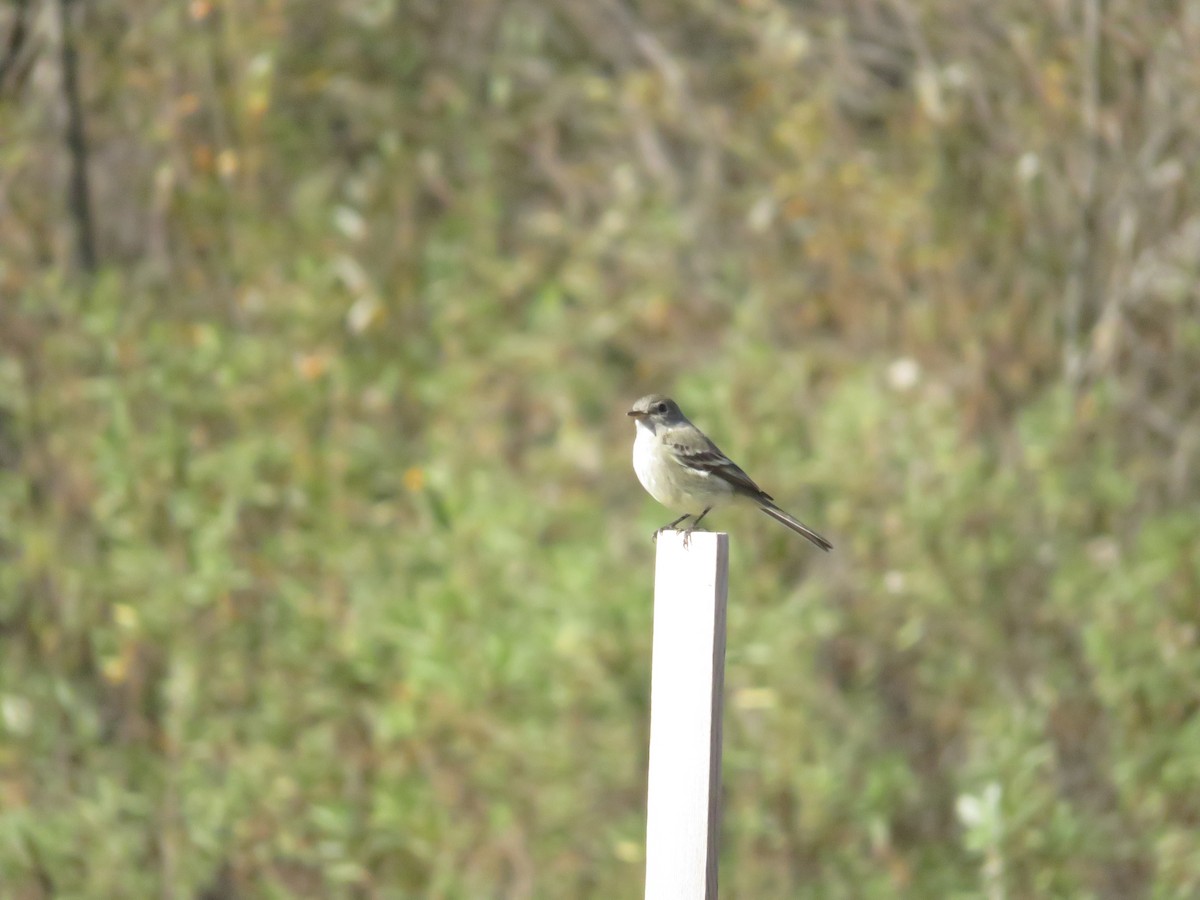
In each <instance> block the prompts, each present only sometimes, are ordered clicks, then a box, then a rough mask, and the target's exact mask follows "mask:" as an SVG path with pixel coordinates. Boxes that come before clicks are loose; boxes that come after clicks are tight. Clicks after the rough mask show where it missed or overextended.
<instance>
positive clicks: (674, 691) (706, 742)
mask: <svg viewBox="0 0 1200 900" xmlns="http://www.w3.org/2000/svg"><path fill="white" fill-rule="evenodd" d="M728 593H729V536H728V535H726V534H720V533H712V532H704V531H698V532H696V533H694V534H692V535H691V539H690V540H689V541H688V545H687V546H686V547H685V546H684V543H683V535H682V534H679V533H676V532H673V531H664V532H663V533H662V534H660V535H659V536H658V559H657V562H656V571H655V576H654V650H653V658H652V667H653V671H652V675H651V684H650V779H649V790H648V792H647V793H648V796H647V798H646V900H716V898H717V844H718V837H719V834H720V826H721V821H720V818H721V817H720V811H721V807H720V799H721V796H720V795H721V706H722V704H721V695H722V690H723V688H724V684H725V603H726V599H727V597H728Z"/></svg>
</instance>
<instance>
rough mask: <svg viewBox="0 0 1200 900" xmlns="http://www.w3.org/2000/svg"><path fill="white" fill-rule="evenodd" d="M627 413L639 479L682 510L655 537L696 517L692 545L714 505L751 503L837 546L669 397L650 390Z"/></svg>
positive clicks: (824, 544) (691, 527)
mask: <svg viewBox="0 0 1200 900" xmlns="http://www.w3.org/2000/svg"><path fill="white" fill-rule="evenodd" d="M628 415H629V416H630V417H632V418H633V420H634V425H635V430H636V437H635V438H634V441H633V470H634V472H636V473H637V477H638V481H640V482H641V483H642V487H644V488H645V489H646V492H647V493H648V494H649V495H650V496H651V497H653V498H654V499H655V500H657V501H658V502H659V503H661V504H662V505H663V506H665V507H667V508H668V509H670V510H671V511H672V512H678V513H682V515H681V516H679V518H677V519H675V520H674V521H673V522H669V523H667V524H666V525H664V526H663V527H662V528H659V529H658V530H657V531H655V532H654V538H655V540H657V539H658V535H659V534H661V533H662V532H664V531H666V530H668V529H671V530H674V531H678V530H680V529H679V524H680V523H681V522H683V521H685V520H687V519H692V520H693V521H692V522H691V524H690V525H689V526H688V527H687V528H686V529H684V534H683V540H684V546H687V541H688V538H689V537H690V535H691V533H692V532H693V531H695V530H696V529H697V528H698V527H699V526H700V523H701V522H702V521H703V520H704V517H705V516H707V515H708V514H709V512H711V511H712V510H713V509H715V508H716V507H718V506H724V505H726V504H728V503H732V502H743V503H745V502H749V503H753V504H754V505H755V506H757V507H758V508H759V509H760V510H762V511H763V512H764V513H766V514H767V515H768V516H770V517H771V518H772V519H774V520H775V521H776V522H780V523H781V524H783V525H786V526H787V527H788V528H790V529H792V531H794V532H796V533H797V534H799V535H802V536H804V537H805V538H807V539H808V540H810V541H812V543H814V544H815V545H816V546H818V547H820V548H821V549H822V550H826V551H829V550H832V549H833V544H831V543H830V542H829V541H827V540H826V539H825V538H823V537H821V535H819V534H817V533H816V532H815V531H813V530H812V529H811V528H809V527H808V526H807V525H805V524H804V523H803V522H801V521H800V520H798V519H797V518H795V517H794V516H792V515H791V514H790V513H787V512H784V511H783V510H782V509H780V508H779V506H778V505H777V504H776V503H775V498H774V497H772V496H771V495H770V494H768V493H767V492H766V491H764V490H763V489H762V488H760V487H759V486H758V485H757V484H755V483H754V481H753V479H751V478H750V476H749V475H747V474H746V473H745V472H744V471H742V468H741V467H740V466H738V465H737V464H736V463H735V462H733V460H731V459H730V458H729V457H728V456H726V455H725V454H724V453H722V452H721V450H720V448H719V447H717V445H716V444H714V443H713V442H712V441H711V440H709V438H708V437H707V436H706V435H705V434H704V432H702V431H701V430H700V429H699V428H697V427H696V426H695V425H693V424H692V423H691V422H690V421H689V420H688V417H687V416H685V415H684V414H683V411H682V410H681V409H680V408H679V404H678V403H676V402H675V401H674V400H672V399H671V398H670V397H668V396H666V395H664V394H647V395H646V396H645V397H642V398H641V399H640V400H638V401H637V402H636V403H635V404H633V408H632V409H630V410H629V413H628Z"/></svg>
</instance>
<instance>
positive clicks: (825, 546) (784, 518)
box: [758, 503, 833, 551]
mask: <svg viewBox="0 0 1200 900" xmlns="http://www.w3.org/2000/svg"><path fill="white" fill-rule="evenodd" d="M758 508H759V509H761V510H762V511H763V512H765V513H766V514H767V515H768V516H770V517H771V518H772V519H774V520H775V521H776V522H782V523H783V524H784V525H786V526H787V527H788V528H790V529H792V531H794V532H796V533H797V534H802V535H804V536H805V537H806V538H808V539H809V540H810V541H812V542H813V543H814V544H816V545H817V546H818V547H820V548H821V549H822V550H826V551H828V550H832V549H833V544H831V543H829V541H827V540H825V538H823V537H821V536H820V535H819V534H817V533H816V532H815V531H813V530H812V529H811V528H809V527H808V526H807V525H805V524H804V523H803V522H801V521H799V520H797V519H794V518H792V517H791V516H789V515H788V514H787V513H785V512H784V511H783V510H782V509H780V508H779V507H778V506H776V505H775V504H774V503H761V504H760V505H759V507H758Z"/></svg>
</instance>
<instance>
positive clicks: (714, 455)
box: [665, 438, 774, 500]
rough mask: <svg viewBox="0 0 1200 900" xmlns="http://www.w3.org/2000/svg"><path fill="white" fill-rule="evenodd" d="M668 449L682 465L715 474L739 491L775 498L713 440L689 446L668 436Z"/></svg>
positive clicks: (757, 497) (757, 496)
mask: <svg viewBox="0 0 1200 900" xmlns="http://www.w3.org/2000/svg"><path fill="white" fill-rule="evenodd" d="M665 443H666V445H667V449H669V450H670V451H671V454H672V455H673V456H674V457H675V458H676V459H677V460H679V462H680V463H681V464H682V465H685V466H687V467H688V468H689V469H695V470H696V471H697V472H704V473H705V474H707V475H713V476H715V477H717V478H720V479H721V480H722V481H725V482H728V483H729V484H731V485H732V486H733V487H734V488H735V489H736V490H737V491H739V492H741V493H746V494H749V495H750V496H752V497H754V498H756V499H759V498H761V499H766V500H773V499H774V498H773V497H772V496H771V495H770V494H768V493H767V492H766V491H764V490H763V489H762V488H760V487H759V486H758V485H757V484H755V483H754V479H752V478H751V477H750V476H749V475H747V474H746V473H745V472H743V471H742V469H741V467H740V466H739V465H738V464H737V463H735V462H734V461H733V460H731V459H730V458H729V457H728V456H726V455H725V454H724V453H722V452H721V450H720V448H719V447H717V445H716V444H714V443H713V442H712V441H710V440H708V439H707V438H705V442H704V446H689V445H687V444H684V443H681V442H678V441H673V440H671V439H670V438H667V440H666V441H665Z"/></svg>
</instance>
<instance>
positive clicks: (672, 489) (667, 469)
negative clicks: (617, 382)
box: [633, 421, 724, 515]
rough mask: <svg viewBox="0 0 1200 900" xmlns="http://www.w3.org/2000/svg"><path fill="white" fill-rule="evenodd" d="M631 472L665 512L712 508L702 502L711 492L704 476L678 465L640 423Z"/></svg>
mask: <svg viewBox="0 0 1200 900" xmlns="http://www.w3.org/2000/svg"><path fill="white" fill-rule="evenodd" d="M633 471H634V472H636V473H637V477H638V481H640V482H641V483H642V487H644V488H645V489H646V493H648V494H649V495H650V496H651V497H653V498H654V499H655V500H657V501H658V502H659V503H661V504H662V505H663V506H665V507H667V509H670V510H674V511H675V512H680V513H685V512H686V513H691V514H693V515H696V514H699V513H700V512H703V509H704V507H706V506H711V505H713V503H708V502H705V501H704V499H703V498H704V495H705V494H707V493H710V492H711V491H712V490H713V486H712V485H710V484H709V483H708V482H709V476H708V475H707V473H704V474H702V473H699V472H696V471H694V470H691V469H687V468H686V467H684V466H682V465H680V464H679V462H677V461H676V460H675V459H674V458H673V457H672V456H671V451H670V450H668V449H666V447H664V446H663V443H662V441H661V440H660V439H659V438H658V436H657V435H655V433H654V432H653V431H651V428H650V426H649V425H647V424H645V423H643V422H640V421H639V422H638V423H637V436H636V437H635V438H634V440H633ZM721 487H724V485H721ZM719 493H724V491H721V492H719ZM722 499H723V498H722Z"/></svg>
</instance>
